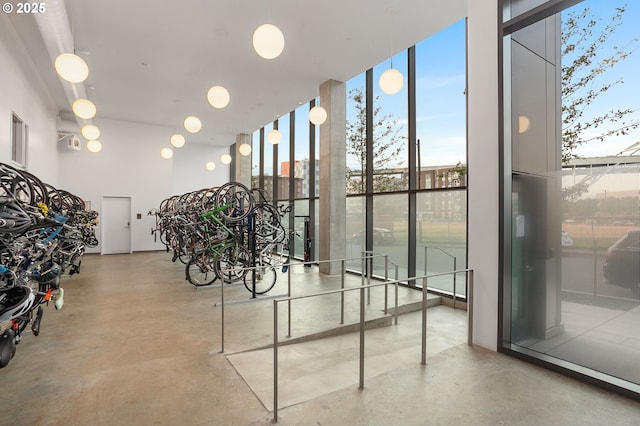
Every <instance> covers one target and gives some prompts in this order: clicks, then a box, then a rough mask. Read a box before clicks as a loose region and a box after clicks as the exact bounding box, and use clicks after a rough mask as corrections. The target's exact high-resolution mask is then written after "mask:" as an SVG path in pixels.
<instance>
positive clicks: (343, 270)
mask: <svg viewBox="0 0 640 426" xmlns="http://www.w3.org/2000/svg"><path fill="white" fill-rule="evenodd" d="M363 253H366V254H365V255H363V256H362V257H356V258H349V259H332V260H320V261H312V262H298V261H295V262H291V261H289V262H288V263H283V264H278V265H277V267H279V268H280V267H286V268H287V292H286V293H285V294H279V295H275V296H259V297H258V296H256V295H255V294H253V297H252V298H251V299H245V300H243V301H242V303H249V302H252V301H253V302H255V301H258V300H269V299H274V298H278V297H282V296H287V297H291V283H292V279H291V274H292V267H294V266H309V265H319V264H322V263H335V262H340V264H341V272H340V288H341V289H344V288H345V274H346V271H347V269H346V263H347V262H353V261H359V260H360V261H362V262H363V264H364V263H365V261H367V260H371V259H375V258H384V259H385V275H387V274H388V265H389V256H388V255H386V254H382V253H371V252H363ZM255 268H257V266H252V267H247V268H243V269H242V271H252V270H254V269H255ZM228 271H233V272H234V273H235V272H238V271H239V270H238V269H229V270H222V272H223V273H224V272H228ZM395 273H396V280H397V277H398V267H397V265H396V272H395ZM361 275H362V282H363V283H364V280H365V278H366V279H367V280H369V281H370V279H371V277H370V274H369V275H365V271H364V269H363V271H362V273H361ZM388 284H389V283H387V285H388ZM226 285H227V284H224V285H222V284H221V285H220V311H221V312H220V315H221V319H220V327H221V331H220V338H221V342H220V346H221V349H220V352H221V353H224V340H225V332H224V331H225V321H224V320H225V309H224V307H225V304H231V303H238V302H226V303H225V299H224V288H225V286H226ZM395 301H396V306H395V307H396V311H397V308H398V290H397V287H396V292H395ZM369 303H370V300H369ZM384 313H385V314H387V313H388V291H387V287H386V286H385V302H384ZM287 318H288V321H287V322H288V328H287V333H288V334H287V337H291V302H289V303H288V313H287ZM397 321H398V319H397V316H396V317H395V323H396V324H397ZM340 324H344V293H343V296H342V297H341V301H340Z"/></svg>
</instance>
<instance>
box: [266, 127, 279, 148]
mask: <svg viewBox="0 0 640 426" xmlns="http://www.w3.org/2000/svg"><path fill="white" fill-rule="evenodd" d="M281 140H282V134H281V133H280V131H279V130H278V129H273V130H269V133H267V141H269V143H272V144H273V145H275V144H277V143H280V141H281Z"/></svg>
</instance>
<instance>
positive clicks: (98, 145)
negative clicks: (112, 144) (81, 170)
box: [87, 140, 102, 152]
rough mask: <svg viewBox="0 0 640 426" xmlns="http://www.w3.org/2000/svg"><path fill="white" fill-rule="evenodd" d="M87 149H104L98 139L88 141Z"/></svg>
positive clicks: (96, 150)
mask: <svg viewBox="0 0 640 426" xmlns="http://www.w3.org/2000/svg"><path fill="white" fill-rule="evenodd" d="M87 149H88V150H89V151H91V152H100V151H102V143H101V142H100V141H98V140H91V141H89V142H87Z"/></svg>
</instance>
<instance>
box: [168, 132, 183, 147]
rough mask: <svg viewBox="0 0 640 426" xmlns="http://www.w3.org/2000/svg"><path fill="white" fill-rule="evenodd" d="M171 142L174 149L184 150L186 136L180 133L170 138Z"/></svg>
mask: <svg viewBox="0 0 640 426" xmlns="http://www.w3.org/2000/svg"><path fill="white" fill-rule="evenodd" d="M169 142H170V143H171V145H172V146H173V147H174V148H182V147H183V146H184V144H185V142H186V140H185V138H184V136H182V135H181V134H180V133H174V134H173V135H171V137H170V138H169Z"/></svg>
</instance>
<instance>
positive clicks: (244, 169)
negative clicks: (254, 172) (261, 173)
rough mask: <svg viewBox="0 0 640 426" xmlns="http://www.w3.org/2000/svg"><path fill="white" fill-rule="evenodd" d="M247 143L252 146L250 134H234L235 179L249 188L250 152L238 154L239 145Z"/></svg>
mask: <svg viewBox="0 0 640 426" xmlns="http://www.w3.org/2000/svg"><path fill="white" fill-rule="evenodd" d="M243 143H248V144H249V145H251V147H252V148H253V145H252V143H251V135H250V134H247V133H240V134H238V135H236V176H235V181H236V182H240V183H241V184H243V185H245V186H246V187H247V188H249V189H251V154H249V155H246V156H245V155H242V154H240V145H242V144H243Z"/></svg>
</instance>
